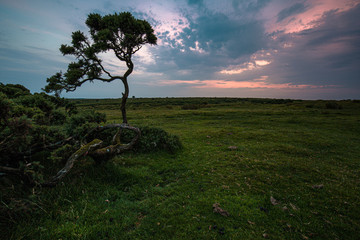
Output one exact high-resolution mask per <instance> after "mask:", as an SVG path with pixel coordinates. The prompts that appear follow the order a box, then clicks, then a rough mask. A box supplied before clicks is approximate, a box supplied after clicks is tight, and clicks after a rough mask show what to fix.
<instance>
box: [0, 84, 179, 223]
mask: <svg viewBox="0 0 360 240" xmlns="http://www.w3.org/2000/svg"><path fill="white" fill-rule="evenodd" d="M0 113H1V115H0V156H1V158H0V187H1V190H2V191H1V195H0V197H1V203H2V204H1V205H0V212H1V215H3V216H8V217H12V215H14V214H15V213H17V212H19V213H21V212H22V211H23V210H30V209H32V207H33V206H31V205H32V204H33V203H34V202H32V201H30V198H34V197H37V196H39V194H38V193H40V192H41V188H42V187H47V186H50V185H51V186H53V185H55V184H56V183H57V182H56V183H55V184H54V181H51V182H49V180H51V179H53V176H55V174H56V173H57V172H61V171H62V170H63V168H62V167H63V166H64V165H65V166H66V165H67V164H68V159H70V157H71V156H72V155H73V154H75V155H76V154H77V152H78V151H79V150H80V149H81V148H82V147H83V146H84V145H85V143H86V142H88V141H92V140H93V139H94V138H100V139H101V141H104V142H111V141H112V136H113V135H114V134H115V133H116V131H117V129H108V130H104V131H101V132H100V133H99V132H98V131H94V129H97V126H98V125H99V124H101V123H105V122H106V115H105V114H104V113H100V112H96V111H94V110H91V109H90V110H83V111H81V112H80V113H79V112H78V111H77V107H76V106H75V104H74V103H73V102H70V101H69V100H66V99H63V98H57V97H52V96H49V95H47V94H45V93H35V94H31V93H30V91H29V90H28V89H26V88H25V87H24V86H21V85H14V84H7V85H4V84H2V83H0ZM101 127H102V126H100V128H101ZM140 129H141V130H143V137H142V138H141V139H140V141H138V142H137V143H136V144H135V146H134V147H133V148H132V149H131V150H133V151H135V152H152V151H156V150H167V151H169V152H175V151H177V150H178V149H180V148H181V144H180V141H179V139H178V138H177V137H176V136H172V135H170V134H168V133H166V132H165V131H164V130H162V129H159V128H149V127H142V126H140ZM89 133H92V134H89ZM133 135H134V133H133V132H131V131H123V132H122V133H121V135H120V136H119V137H120V141H121V143H126V142H129V141H131V139H132V138H133V137H134V136H133ZM86 154H88V153H86ZM86 154H85V155H86ZM91 159H92V160H95V161H97V162H98V163H99V162H100V161H103V160H108V159H104V158H103V157H102V158H91ZM65 163H66V164H65ZM59 170H61V171H59ZM34 192H37V193H36V194H34ZM5 219H6V217H5Z"/></svg>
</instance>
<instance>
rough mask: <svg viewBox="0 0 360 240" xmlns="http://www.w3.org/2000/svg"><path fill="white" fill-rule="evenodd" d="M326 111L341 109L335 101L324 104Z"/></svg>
mask: <svg viewBox="0 0 360 240" xmlns="http://www.w3.org/2000/svg"><path fill="white" fill-rule="evenodd" d="M325 108H326V109H342V106H341V105H340V104H338V103H337V102H335V101H331V102H327V103H325Z"/></svg>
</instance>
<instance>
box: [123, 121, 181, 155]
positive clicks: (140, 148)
mask: <svg viewBox="0 0 360 240" xmlns="http://www.w3.org/2000/svg"><path fill="white" fill-rule="evenodd" d="M139 129H140V131H141V137H140V140H139V141H138V142H137V143H136V144H135V146H134V149H133V151H135V152H142V153H145V152H155V151H162V150H165V151H167V152H170V153H175V152H176V151H178V150H180V149H182V144H181V142H180V139H179V137H178V136H175V135H172V134H169V133H167V132H166V131H165V130H163V129H161V128H153V127H139ZM133 136H134V133H133V132H132V131H124V132H123V133H122V135H121V142H124V143H127V142H129V141H131V139H132V138H133Z"/></svg>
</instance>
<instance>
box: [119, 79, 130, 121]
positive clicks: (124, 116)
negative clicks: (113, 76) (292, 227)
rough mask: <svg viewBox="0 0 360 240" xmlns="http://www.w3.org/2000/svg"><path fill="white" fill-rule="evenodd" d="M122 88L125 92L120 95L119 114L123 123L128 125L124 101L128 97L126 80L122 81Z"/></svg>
mask: <svg viewBox="0 0 360 240" xmlns="http://www.w3.org/2000/svg"><path fill="white" fill-rule="evenodd" d="M122 82H123V84H124V87H125V91H124V93H123V94H122V99H121V107H120V109H121V114H122V118H123V123H128V121H127V116H126V101H127V99H128V97H129V84H128V82H127V78H124V79H123V80H122Z"/></svg>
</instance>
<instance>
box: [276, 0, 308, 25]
mask: <svg viewBox="0 0 360 240" xmlns="http://www.w3.org/2000/svg"><path fill="white" fill-rule="evenodd" d="M306 10H307V6H305V4H304V3H295V4H294V5H292V6H290V7H288V8H285V9H283V10H281V11H280V12H279V14H278V15H277V22H281V21H282V20H284V19H285V18H287V17H290V16H293V15H296V14H299V13H303V12H305V11H306Z"/></svg>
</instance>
